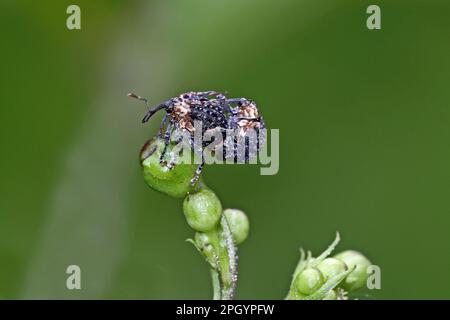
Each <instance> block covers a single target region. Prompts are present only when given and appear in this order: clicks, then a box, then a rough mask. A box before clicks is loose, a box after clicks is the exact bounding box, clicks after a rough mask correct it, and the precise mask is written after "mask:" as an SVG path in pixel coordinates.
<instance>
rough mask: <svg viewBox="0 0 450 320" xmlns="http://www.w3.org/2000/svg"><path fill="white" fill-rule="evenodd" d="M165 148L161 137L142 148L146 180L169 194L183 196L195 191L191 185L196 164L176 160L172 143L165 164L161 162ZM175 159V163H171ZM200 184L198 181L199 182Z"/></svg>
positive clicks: (154, 187)
mask: <svg viewBox="0 0 450 320" xmlns="http://www.w3.org/2000/svg"><path fill="white" fill-rule="evenodd" d="M163 148H164V142H163V141H162V140H161V139H157V138H156V139H152V140H149V141H148V142H147V143H146V144H145V145H144V147H143V148H142V150H141V154H140V158H141V165H142V169H143V173H144V180H145V182H146V183H147V184H148V185H149V186H150V187H152V188H153V189H155V190H157V191H160V192H162V193H165V194H168V195H169V196H172V197H176V198H182V197H184V196H186V194H188V193H189V192H192V191H194V189H195V187H196V186H192V185H191V179H192V177H193V176H194V174H195V170H196V165H195V164H185V163H179V162H180V161H178V162H177V161H176V160H174V159H176V157H174V156H173V154H172V148H173V146H172V145H169V146H168V147H167V151H166V153H165V157H164V161H165V163H164V164H161V163H160V156H161V153H162V150H163ZM172 160H173V161H175V163H171V162H172ZM197 184H198V182H197Z"/></svg>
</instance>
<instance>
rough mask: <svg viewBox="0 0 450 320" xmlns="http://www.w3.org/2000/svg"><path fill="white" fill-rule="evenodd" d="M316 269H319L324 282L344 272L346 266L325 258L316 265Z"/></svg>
mask: <svg viewBox="0 0 450 320" xmlns="http://www.w3.org/2000/svg"><path fill="white" fill-rule="evenodd" d="M317 269H319V270H320V272H322V274H323V276H324V277H325V281H326V280H328V279H329V278H331V277H334V276H336V275H338V274H340V273H342V272H344V271H346V270H347V266H346V265H345V263H344V262H342V261H341V260H338V259H335V258H326V259H324V260H322V261H321V262H320V263H319V264H318V265H317Z"/></svg>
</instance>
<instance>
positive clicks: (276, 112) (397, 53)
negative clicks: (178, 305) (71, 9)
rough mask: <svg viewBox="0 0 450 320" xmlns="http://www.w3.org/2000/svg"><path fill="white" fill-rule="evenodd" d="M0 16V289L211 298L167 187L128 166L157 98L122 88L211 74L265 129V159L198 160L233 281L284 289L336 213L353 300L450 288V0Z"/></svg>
mask: <svg viewBox="0 0 450 320" xmlns="http://www.w3.org/2000/svg"><path fill="white" fill-rule="evenodd" d="M72 3H75V4H78V5H79V6H80V7H81V20H82V21H81V24H82V29H81V30H74V31H69V30H67V28H66V18H67V14H66V8H67V6H68V5H69V4H72ZM374 3H376V4H377V5H379V6H380V7H381V12H382V30H378V31H370V30H368V29H367V28H366V19H367V17H368V15H367V14H366V8H367V6H368V5H369V4H374ZM0 30H1V37H2V48H1V50H0V61H1V65H2V67H1V76H0V88H1V92H2V94H1V95H0V99H1V109H0V112H1V113H0V114H1V118H0V119H1V120H2V124H1V126H0V132H1V133H0V139H1V145H0V146H1V157H0V168H1V179H0V298H2V299H15V298H125V299H128V298H138V299H173V298H178V299H209V298H211V285H210V279H209V273H208V268H207V265H206V263H205V262H204V261H202V258H201V257H200V256H199V255H198V254H197V253H196V252H195V250H194V249H193V248H192V247H191V245H190V244H188V243H186V242H185V241H184V240H185V239H186V238H189V237H191V236H192V234H193V232H192V230H191V229H189V228H188V226H187V224H186V222H185V220H184V217H183V214H182V211H181V201H179V200H175V199H172V198H169V197H168V196H165V195H162V194H159V193H157V192H155V191H153V190H151V189H150V188H148V187H147V186H146V185H145V184H144V182H143V179H142V175H141V171H140V166H139V163H138V152H139V149H140V147H141V145H142V144H143V143H144V141H145V140H146V139H147V138H149V137H151V136H152V135H153V134H154V133H155V132H156V131H157V127H158V124H159V121H158V120H159V119H160V117H161V116H162V115H158V116H157V117H155V119H153V121H151V123H150V125H145V126H144V125H141V123H140V120H141V118H142V116H143V114H144V113H145V108H144V107H143V106H142V105H140V104H139V103H136V102H135V101H130V100H128V99H127V98H126V93H127V92H128V91H135V92H137V93H139V94H141V95H144V96H147V97H149V98H150V99H151V101H152V102H155V103H156V102H159V101H162V100H166V99H167V98H169V97H172V96H174V95H177V94H179V93H181V92H184V91H190V90H207V89H213V90H227V91H228V92H229V94H230V95H231V96H235V97H239V96H245V97H249V98H253V99H255V100H256V101H257V102H258V105H259V107H260V110H261V111H262V112H263V114H264V117H265V120H266V123H267V126H268V127H269V128H279V129H280V138H281V142H280V151H281V154H280V171H279V173H278V174H277V175H275V176H260V175H259V168H258V166H220V165H215V166H208V167H207V168H206V169H205V171H204V177H205V180H206V181H207V183H208V185H210V186H211V187H212V188H213V189H214V190H215V191H216V192H217V194H218V195H219V197H220V198H221V200H222V202H223V204H224V206H225V207H239V208H242V209H244V210H245V211H246V212H247V214H248V215H249V216H250V219H251V234H250V237H249V239H248V240H247V241H246V242H245V243H244V244H243V245H242V246H241V248H240V255H239V256H240V258H239V262H240V266H239V267H240V279H239V284H238V291H237V298H241V299H281V298H283V297H284V296H285V294H286V292H287V289H288V286H289V282H290V276H291V273H292V271H293V269H294V267H295V264H296V262H297V259H298V247H300V246H303V247H305V248H308V249H311V250H312V251H313V253H315V254H318V253H319V252H321V251H322V250H323V249H324V248H325V247H326V246H327V245H328V244H329V243H330V242H331V240H332V239H333V238H334V233H335V232H336V230H339V231H340V233H341V236H342V238H343V240H342V242H341V244H340V246H339V247H338V251H340V250H344V249H349V248H352V249H356V250H361V251H363V252H364V253H365V254H366V255H367V256H368V257H369V258H370V259H371V260H372V261H373V262H374V263H375V264H378V265H379V266H380V267H381V271H382V289H381V290H374V291H369V292H366V293H364V294H361V298H370V299H394V298H396V299H399V298H401V299H403V298H414V299H419V298H427V299H430V298H450V293H449V288H448V283H450V273H449V270H450V235H449V225H450V169H449V168H450V148H449V141H450V106H449V100H450V90H449V89H448V83H449V75H450V59H449V57H450V41H449V36H450V3H449V2H448V1H445V0H442V1H437V0H433V1H400V0H399V1H376V2H372V1H364V0H360V1H355V0H353V1H350V0H339V1H338V0H334V1H328V0H322V1H317V0H304V1H302V0H282V1H273V0H272V1H266V0H264V1H263V0H244V1H237V0H236V1H231V0H216V1H208V0H189V1H185V0H184V1H183V0H173V1H163V0H160V1H143V0H142V1H118V0H116V1H109V0H108V1H107V0H102V1H87V0H78V1H49V0H47V1H39V2H38V1H31V0H30V1H23V0H20V1H13V0H2V1H1V4H0ZM69 264H77V265H79V266H80V267H81V270H82V290H80V291H69V290H67V289H66V287H65V281H66V277H67V275H66V273H65V271H66V267H67V266H68V265H69ZM366 294H367V295H366Z"/></svg>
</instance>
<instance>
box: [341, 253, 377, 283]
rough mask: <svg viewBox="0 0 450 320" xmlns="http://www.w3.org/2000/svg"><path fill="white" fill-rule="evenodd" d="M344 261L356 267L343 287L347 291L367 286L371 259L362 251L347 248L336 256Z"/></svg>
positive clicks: (345, 280)
mask: <svg viewBox="0 0 450 320" xmlns="http://www.w3.org/2000/svg"><path fill="white" fill-rule="evenodd" d="M334 257H335V258H336V259H339V260H341V261H343V262H344V263H345V264H346V265H347V266H348V267H349V268H354V267H355V266H356V268H355V270H353V271H352V272H351V273H350V274H349V275H348V276H347V277H346V278H345V279H344V281H342V283H341V285H340V286H341V287H342V288H344V289H345V290H347V291H354V290H358V289H360V288H362V287H364V286H366V282H367V278H368V277H369V275H368V274H367V267H369V266H370V265H371V263H370V261H369V260H368V259H367V258H366V257H365V256H364V255H363V254H362V253H360V252H358V251H353V250H347V251H344V252H341V253H339V254H337V255H335V256H334Z"/></svg>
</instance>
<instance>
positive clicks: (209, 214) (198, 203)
mask: <svg viewBox="0 0 450 320" xmlns="http://www.w3.org/2000/svg"><path fill="white" fill-rule="evenodd" d="M183 211H184V215H185V217H186V220H187V223H188V224H189V225H190V226H191V228H192V229H194V230H196V231H202V232H206V231H210V230H212V229H214V228H215V227H216V226H217V223H218V222H219V220H220V216H221V215H222V205H221V203H220V200H219V198H217V196H216V194H215V193H214V192H212V191H211V190H209V189H202V190H200V191H198V192H197V193H193V194H189V195H188V196H187V197H186V198H185V199H184V202H183Z"/></svg>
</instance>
